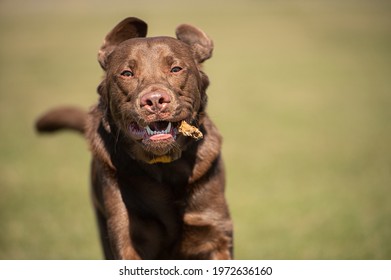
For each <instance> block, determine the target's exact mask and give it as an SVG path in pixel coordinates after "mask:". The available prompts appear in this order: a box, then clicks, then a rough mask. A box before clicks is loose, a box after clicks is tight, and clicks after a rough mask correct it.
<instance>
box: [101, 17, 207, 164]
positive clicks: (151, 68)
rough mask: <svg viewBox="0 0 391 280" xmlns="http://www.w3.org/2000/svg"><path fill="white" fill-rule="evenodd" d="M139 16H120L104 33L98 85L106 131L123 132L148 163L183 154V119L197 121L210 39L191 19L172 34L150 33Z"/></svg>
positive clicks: (132, 150) (203, 99)
mask: <svg viewBox="0 0 391 280" xmlns="http://www.w3.org/2000/svg"><path fill="white" fill-rule="evenodd" d="M146 34H147V24H146V23H145V22H143V21H141V20H139V19H137V18H127V19H125V20H123V21H122V22H120V23H119V24H118V25H117V26H116V27H114V29H113V30H112V31H111V32H110V33H109V34H108V35H107V36H106V38H105V40H104V43H103V45H102V47H101V49H100V51H99V54H98V61H99V63H100V65H101V67H102V68H103V70H104V71H105V75H104V79H103V81H102V83H101V84H100V86H99V87H98V92H99V94H100V96H101V98H100V105H99V107H100V109H101V110H102V111H103V115H104V120H103V123H104V127H105V129H106V130H107V131H109V132H111V131H113V126H115V131H116V133H122V134H123V135H124V137H125V138H126V139H127V143H128V144H129V152H130V154H131V155H132V156H133V157H134V158H136V159H138V160H142V161H145V162H149V163H154V162H170V161H173V160H176V159H178V158H179V157H180V156H181V153H182V150H183V149H184V146H185V145H186V143H187V142H189V141H191V140H190V139H189V138H188V137H185V136H183V135H181V134H180V133H179V131H178V127H179V125H180V123H181V121H186V122H188V123H193V124H195V125H201V123H202V120H201V119H202V115H203V113H204V109H205V106H206V100H207V98H206V93H205V91H206V88H207V87H208V85H209V81H208V77H207V76H206V75H205V74H204V73H203V72H202V70H201V64H202V62H203V61H205V60H206V59H208V58H210V57H211V55H212V50H213V43H212V41H211V39H210V38H209V37H208V36H207V35H206V34H205V33H204V32H203V31H201V30H199V29H198V28H196V27H193V26H190V25H180V26H178V27H177V29H176V37H177V38H171V37H150V38H145V36H146Z"/></svg>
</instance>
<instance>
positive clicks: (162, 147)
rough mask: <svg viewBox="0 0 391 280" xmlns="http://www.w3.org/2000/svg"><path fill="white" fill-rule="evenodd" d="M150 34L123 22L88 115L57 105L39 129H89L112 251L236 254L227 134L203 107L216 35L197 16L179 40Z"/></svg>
mask: <svg viewBox="0 0 391 280" xmlns="http://www.w3.org/2000/svg"><path fill="white" fill-rule="evenodd" d="M146 33H147V25H146V23H145V22H143V21H141V20H139V19H137V18H127V19H125V20H123V21H122V22H120V23H119V24H118V25H117V26H116V27H115V28H114V29H113V30H112V31H111V32H110V33H109V34H108V35H107V36H106V38H105V41H104V43H103V46H102V47H101V49H100V51H99V55H98V60H99V63H100V65H101V67H102V68H103V69H104V71H105V75H104V78H103V81H102V82H101V84H100V85H99V87H98V93H99V95H100V99H99V102H98V104H97V105H96V106H94V107H93V108H92V110H91V111H90V112H89V113H88V114H87V113H86V112H83V111H82V110H79V109H77V108H64V107H63V108H57V109H54V110H52V111H50V112H48V113H46V114H45V115H44V116H43V117H42V118H40V119H39V120H38V122H37V129H38V130H39V131H41V132H48V131H56V130H58V129H62V128H68V129H73V130H77V131H80V132H82V133H84V135H85V136H86V138H87V140H88V142H89V145H90V149H91V152H92V155H93V159H92V188H93V201H94V206H95V209H96V214H97V219H98V223H99V228H100V235H101V240H102V244H103V248H104V253H105V256H106V258H108V259H230V258H232V223H231V219H230V215H229V211H228V207H227V204H226V200H225V197H224V168H223V163H222V159H221V155H220V152H221V136H220V134H219V132H218V131H217V129H216V127H215V126H214V124H213V123H212V122H211V120H210V119H209V117H208V115H207V114H206V112H205V107H206V101H207V96H206V92H205V91H206V88H207V87H208V85H209V80H208V77H207V76H206V75H205V73H204V72H202V70H201V63H202V62H203V61H204V60H206V59H208V58H210V57H211V55H212V50H213V43H212V41H211V40H210V39H209V38H208V37H207V35H206V34H205V33H204V32H202V31H201V30H199V29H197V28H195V27H193V26H190V25H181V26H179V27H178V28H177V30H176V35H177V39H175V38H171V37H152V38H144V37H145V36H146ZM183 124H184V125H186V127H190V128H191V129H193V132H194V131H195V132H196V134H197V136H194V134H192V133H193V132H189V131H188V132H189V133H186V132H184V131H182V130H186V128H182V127H180V126H181V125H183ZM181 132H182V133H181ZM201 137H203V138H202V139H201V140H197V139H198V138H201ZM195 138H197V139H195Z"/></svg>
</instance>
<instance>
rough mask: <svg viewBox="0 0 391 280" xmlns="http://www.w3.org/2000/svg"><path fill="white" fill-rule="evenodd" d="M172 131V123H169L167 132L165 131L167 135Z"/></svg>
mask: <svg viewBox="0 0 391 280" xmlns="http://www.w3.org/2000/svg"><path fill="white" fill-rule="evenodd" d="M170 131H171V122H169V123H168V125H167V128H166V130H165V131H164V133H165V134H168V133H170Z"/></svg>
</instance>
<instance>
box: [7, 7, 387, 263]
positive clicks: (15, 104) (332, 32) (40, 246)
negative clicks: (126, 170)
mask: <svg viewBox="0 0 391 280" xmlns="http://www.w3.org/2000/svg"><path fill="white" fill-rule="evenodd" d="M57 2H58V3H57ZM133 2H134V3H133ZM127 16H137V17H140V18H142V19H144V20H146V21H147V22H148V23H149V30H150V31H149V33H150V35H151V36H153V35H161V34H165V35H174V29H175V27H176V25H178V24H180V23H184V22H187V23H192V24H195V25H197V26H199V27H201V28H203V29H204V30H205V31H206V32H207V33H208V34H209V35H210V36H211V37H212V38H213V39H214V42H215V52H214V57H213V58H212V59H211V60H210V61H208V62H207V63H206V66H205V67H206V68H205V70H206V72H207V73H208V74H209V77H210V79H211V81H212V84H211V87H210V89H209V91H208V93H209V108H208V110H209V113H210V115H211V116H212V117H213V118H214V120H215V122H216V123H217V125H218V126H219V128H220V130H221V132H222V134H223V135H224V149H223V152H224V157H225V161H226V169H227V181H228V185H227V198H228V200H229V204H230V208H231V212H232V216H233V219H234V225H235V254H236V258H238V259H391V36H390V35H391V2H389V1H381V0H367V1H364V0H362V1H360V0H358V1H348V0H346V1H337V0H331V1H326V0H325V1H305V0H299V1H288V0H286V1H282V0H278V1H251V0H241V1H206V0H198V1H189V2H186V1H179V0H177V1H157V0H156V1H151V0H149V1H148V0H146V1H92V0H90V1H76V0H71V1H49V0H37V1H22V0H12V1H11V0H1V2H0V38H1V44H0V135H1V137H0V259H99V258H101V251H100V247H99V243H98V238H97V231H96V228H95V220H94V217H93V214H92V207H91V203H90V200H89V160H90V154H89V152H88V151H87V145H86V144H85V142H84V140H83V139H82V138H80V136H78V135H75V134H71V133H63V134H60V135H56V136H53V137H46V136H38V135H37V134H36V133H35V132H34V129H33V125H34V119H36V117H37V116H39V114H41V113H42V112H44V111H45V110H46V109H48V108H50V107H52V106H56V105H61V104H76V105H80V106H83V107H85V108H88V107H89V106H90V105H92V104H93V103H94V102H95V101H96V100H97V94H96V93H95V89H96V86H97V85H98V83H99V80H100V76H101V74H102V72H101V70H100V68H99V65H98V63H97V61H96V54H97V50H98V48H99V46H100V44H101V42H102V40H103V37H104V35H105V34H106V33H107V32H108V31H109V30H110V29H111V28H112V27H113V26H114V24H116V23H117V22H119V21H120V20H121V19H122V18H125V17H127Z"/></svg>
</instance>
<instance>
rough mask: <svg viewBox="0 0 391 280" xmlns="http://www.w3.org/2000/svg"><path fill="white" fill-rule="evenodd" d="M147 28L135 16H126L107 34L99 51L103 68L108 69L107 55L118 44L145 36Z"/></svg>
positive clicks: (99, 59)
mask: <svg viewBox="0 0 391 280" xmlns="http://www.w3.org/2000/svg"><path fill="white" fill-rule="evenodd" d="M147 29H148V26H147V24H146V23H145V22H144V21H142V20H141V19H138V18H135V17H129V18H126V19H124V20H123V21H121V22H120V23H118V24H117V25H116V26H115V27H114V29H113V30H111V31H110V32H109V34H107V36H106V38H105V40H104V41H103V45H102V46H101V48H100V50H99V53H98V61H99V64H100V66H101V67H102V68H103V70H106V64H107V57H108V56H109V55H110V53H112V52H113V50H114V49H115V48H116V46H118V45H119V44H120V43H122V42H123V41H126V40H128V39H131V38H137V37H145V36H146V35H147Z"/></svg>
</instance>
